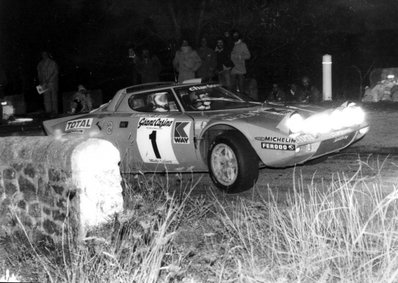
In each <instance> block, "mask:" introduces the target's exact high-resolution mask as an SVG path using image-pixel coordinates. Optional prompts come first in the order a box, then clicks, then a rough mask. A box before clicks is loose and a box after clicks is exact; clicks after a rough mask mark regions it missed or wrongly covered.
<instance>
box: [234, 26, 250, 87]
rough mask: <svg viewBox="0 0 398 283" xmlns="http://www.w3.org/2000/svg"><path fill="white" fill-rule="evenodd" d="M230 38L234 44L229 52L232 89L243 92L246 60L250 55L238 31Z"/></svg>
mask: <svg viewBox="0 0 398 283" xmlns="http://www.w3.org/2000/svg"><path fill="white" fill-rule="evenodd" d="M232 37H233V39H234V42H235V43H234V47H233V48H232V52H231V60H232V63H233V64H234V66H233V68H232V70H231V76H232V88H233V90H237V91H239V92H244V91H245V89H244V86H245V74H246V60H249V59H250V57H251V55H250V51H249V49H248V48H247V45H246V43H244V42H243V41H242V38H241V36H240V33H239V32H238V31H234V32H233V34H232Z"/></svg>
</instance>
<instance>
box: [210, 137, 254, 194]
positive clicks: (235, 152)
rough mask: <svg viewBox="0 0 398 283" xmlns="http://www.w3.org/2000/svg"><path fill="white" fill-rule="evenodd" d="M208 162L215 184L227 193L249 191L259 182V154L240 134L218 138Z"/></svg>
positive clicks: (212, 147) (211, 148) (213, 144)
mask: <svg viewBox="0 0 398 283" xmlns="http://www.w3.org/2000/svg"><path fill="white" fill-rule="evenodd" d="M207 161H208V166H209V171H210V176H211V179H212V180H213V182H214V184H215V185H216V186H217V187H218V188H220V189H221V190H223V191H225V192H227V193H240V192H244V191H247V190H249V189H250V188H251V187H253V185H254V184H255V183H256V181H257V178H258V171H259V169H258V157H257V154H256V153H255V152H254V150H253V148H252V147H251V145H250V144H249V142H248V141H247V140H246V138H245V137H243V136H242V135H240V134H238V133H226V134H222V135H220V136H218V137H216V138H215V140H214V141H213V143H212V144H211V146H210V150H209V154H208V160H207Z"/></svg>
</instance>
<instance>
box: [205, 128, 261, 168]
mask: <svg viewBox="0 0 398 283" xmlns="http://www.w3.org/2000/svg"><path fill="white" fill-rule="evenodd" d="M227 132H229V133H234V134H238V135H240V136H241V137H243V138H244V139H245V140H246V141H247V143H248V145H250V147H251V148H252V150H253V151H254V152H255V153H256V151H255V150H254V148H253V147H252V145H251V144H250V142H249V140H248V138H247V136H246V135H245V134H244V133H243V132H242V131H241V130H239V129H238V128H236V127H234V126H231V125H229V124H216V125H211V126H209V127H208V128H207V129H205V130H204V131H203V133H202V135H201V137H200V138H199V151H200V155H201V157H202V159H203V160H204V161H206V160H207V157H208V152H209V149H210V146H211V144H212V143H213V141H214V140H215V139H216V138H217V137H218V136H220V135H223V134H225V133H227ZM256 155H257V153H256ZM257 157H258V155H257Z"/></svg>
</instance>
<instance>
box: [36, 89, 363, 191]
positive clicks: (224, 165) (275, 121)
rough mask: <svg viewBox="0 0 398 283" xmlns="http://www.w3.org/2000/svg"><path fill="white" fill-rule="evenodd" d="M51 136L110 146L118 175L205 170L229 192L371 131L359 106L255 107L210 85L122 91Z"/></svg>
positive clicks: (56, 122)
mask: <svg viewBox="0 0 398 283" xmlns="http://www.w3.org/2000/svg"><path fill="white" fill-rule="evenodd" d="M43 126H44V129H45V132H46V134H47V135H55V134H58V135H59V134H61V135H85V136H90V137H98V138H101V139H105V140H108V141H110V142H112V143H113V144H114V145H115V146H116V147H117V148H118V149H119V152H120V160H121V161H120V170H121V173H132V174H136V173H153V172H155V173H156V172H159V173H165V172H169V173H171V172H179V173H182V172H190V173H192V172H208V173H209V174H210V176H211V179H212V181H213V183H214V184H215V185H216V186H217V187H218V188H220V189H222V190H224V191H226V192H228V193H238V192H243V191H245V190H248V189H250V188H252V187H253V186H254V185H255V183H256V181H257V178H258V175H259V170H260V169H261V168H263V167H272V168H285V167H289V166H295V165H298V164H303V163H305V162H307V161H310V160H313V159H317V158H320V157H322V156H327V155H330V154H332V153H335V152H338V151H340V150H342V149H344V148H346V147H348V146H350V145H351V144H352V143H354V142H355V141H357V140H359V139H361V138H362V137H364V135H365V134H366V132H367V131H368V124H367V122H366V116H365V113H364V111H363V110H362V109H361V107H360V106H358V105H356V104H355V103H350V102H345V103H343V104H342V105H340V106H338V107H334V108H322V107H320V106H315V105H309V104H295V105H286V104H282V103H271V102H267V101H266V102H263V103H260V102H254V101H252V100H250V99H248V98H245V97H242V96H241V95H239V94H237V93H235V92H232V91H230V90H228V89H226V88H224V87H222V86H221V85H219V84H212V83H207V84H205V83H198V82H189V83H182V84H181V83H180V84H177V83H173V82H166V83H151V84H143V85H136V86H132V87H127V88H124V89H121V90H119V91H118V92H117V93H116V94H115V96H114V97H113V98H112V99H111V100H110V101H109V102H108V103H106V104H103V105H101V106H100V107H99V108H97V109H95V110H93V111H91V112H90V113H85V114H79V115H74V116H67V117H62V118H58V119H52V120H47V121H44V122H43Z"/></svg>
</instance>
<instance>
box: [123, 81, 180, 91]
mask: <svg viewBox="0 0 398 283" xmlns="http://www.w3.org/2000/svg"><path fill="white" fill-rule="evenodd" d="M174 85H176V83H175V82H156V83H146V84H139V85H134V86H129V87H127V88H126V93H132V92H136V91H145V90H152V89H156V88H163V87H170V86H174Z"/></svg>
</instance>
